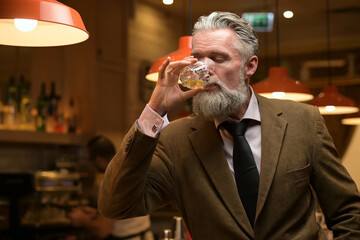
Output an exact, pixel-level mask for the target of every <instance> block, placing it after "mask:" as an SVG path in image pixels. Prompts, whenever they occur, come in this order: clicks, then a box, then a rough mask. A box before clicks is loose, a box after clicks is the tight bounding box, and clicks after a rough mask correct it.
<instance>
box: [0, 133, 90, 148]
mask: <svg viewBox="0 0 360 240" xmlns="http://www.w3.org/2000/svg"><path fill="white" fill-rule="evenodd" d="M86 140H87V139H86V137H85V136H84V135H78V134H63V133H45V132H31V131H16V130H14V131H12V130H11V131H10V130H0V142H8V143H36V144H57V145H84V144H85V143H86Z"/></svg>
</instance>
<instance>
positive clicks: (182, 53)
mask: <svg viewBox="0 0 360 240" xmlns="http://www.w3.org/2000/svg"><path fill="white" fill-rule="evenodd" d="M191 40H192V36H183V37H180V39H179V46H178V49H177V50H176V51H175V52H172V53H169V54H168V55H165V56H163V57H161V58H159V59H157V60H156V61H155V62H154V63H153V64H152V65H151V68H150V70H149V72H148V74H147V75H146V79H147V80H150V81H155V82H156V81H157V79H158V75H159V67H160V66H161V64H162V63H163V62H164V61H165V59H166V58H167V57H170V58H171V61H179V60H183V59H184V58H185V57H189V56H190V54H191V50H192V49H191Z"/></svg>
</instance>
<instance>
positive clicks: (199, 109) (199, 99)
mask: <svg viewBox="0 0 360 240" xmlns="http://www.w3.org/2000/svg"><path fill="white" fill-rule="evenodd" d="M240 74H241V77H242V79H241V84H240V86H239V87H238V88H236V89H234V90H230V89H228V88H227V87H226V86H225V85H224V84H223V83H222V82H221V81H219V80H214V79H210V80H209V84H211V83H216V84H217V85H218V87H219V88H220V89H218V90H215V91H214V90H210V91H203V92H200V93H198V94H197V95H196V96H195V97H194V99H193V111H194V113H195V114H197V115H200V116H202V117H203V118H205V119H208V120H214V119H224V118H226V117H228V116H230V115H232V114H234V113H236V112H237V111H239V109H240V107H241V105H243V104H244V103H245V102H246V100H247V98H248V95H247V89H248V87H247V85H246V84H245V81H244V74H243V73H242V71H240Z"/></svg>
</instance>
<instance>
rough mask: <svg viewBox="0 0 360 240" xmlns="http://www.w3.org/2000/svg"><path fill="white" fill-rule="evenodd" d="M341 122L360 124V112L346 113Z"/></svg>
mask: <svg viewBox="0 0 360 240" xmlns="http://www.w3.org/2000/svg"><path fill="white" fill-rule="evenodd" d="M341 123H342V124H344V125H360V112H356V113H352V114H348V115H346V116H345V117H344V118H343V119H341Z"/></svg>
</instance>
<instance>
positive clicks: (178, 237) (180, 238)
mask: <svg viewBox="0 0 360 240" xmlns="http://www.w3.org/2000/svg"><path fill="white" fill-rule="evenodd" d="M174 219H175V232H174V240H184V239H185V233H184V228H183V220H182V217H177V216H175V217H174Z"/></svg>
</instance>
